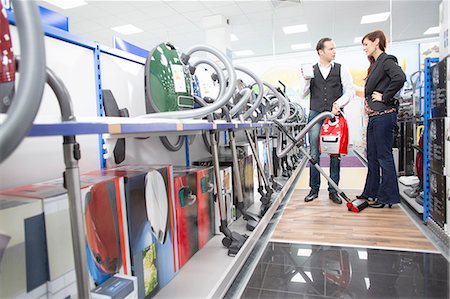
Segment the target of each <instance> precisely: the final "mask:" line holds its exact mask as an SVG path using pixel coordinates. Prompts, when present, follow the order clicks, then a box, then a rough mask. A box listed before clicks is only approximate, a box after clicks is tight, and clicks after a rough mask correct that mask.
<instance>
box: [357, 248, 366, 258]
mask: <svg viewBox="0 0 450 299" xmlns="http://www.w3.org/2000/svg"><path fill="white" fill-rule="evenodd" d="M358 257H359V259H360V260H367V250H358Z"/></svg>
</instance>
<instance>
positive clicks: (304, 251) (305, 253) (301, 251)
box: [297, 248, 312, 256]
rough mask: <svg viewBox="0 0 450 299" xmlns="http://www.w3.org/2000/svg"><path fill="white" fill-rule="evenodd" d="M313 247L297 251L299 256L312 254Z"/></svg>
mask: <svg viewBox="0 0 450 299" xmlns="http://www.w3.org/2000/svg"><path fill="white" fill-rule="evenodd" d="M311 253H312V249H302V248H300V249H299V250H298V251H297V256H311Z"/></svg>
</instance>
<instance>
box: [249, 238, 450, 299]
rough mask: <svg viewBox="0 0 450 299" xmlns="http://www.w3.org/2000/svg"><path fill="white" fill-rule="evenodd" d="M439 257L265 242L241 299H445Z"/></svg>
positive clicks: (445, 278)
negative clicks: (262, 251) (266, 243)
mask: <svg viewBox="0 0 450 299" xmlns="http://www.w3.org/2000/svg"><path fill="white" fill-rule="evenodd" d="M449 295H450V294H449V263H448V262H447V260H446V259H445V258H444V257H443V256H442V255H440V254H434V253H421V252H406V251H392V250H381V249H366V248H353V247H338V246H319V245H305V244H291V243H274V242H269V243H268V245H267V247H266V249H265V252H264V253H263V256H262V258H261V259H260V261H259V262H258V265H257V266H256V269H255V271H254V272H253V275H252V276H251V278H250V281H249V282H248V284H247V287H246V289H245V291H244V293H243V294H242V296H241V298H449Z"/></svg>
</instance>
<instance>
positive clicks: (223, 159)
mask: <svg viewBox="0 0 450 299" xmlns="http://www.w3.org/2000/svg"><path fill="white" fill-rule="evenodd" d="M238 153H239V154H238V163H239V173H240V176H241V185H242V189H243V190H242V193H243V196H244V209H248V208H249V207H250V206H252V205H253V203H254V192H255V190H254V186H255V178H254V171H257V170H256V169H254V161H253V155H252V154H250V153H249V146H240V147H238ZM219 162H220V165H221V166H230V167H233V158H232V156H231V154H230V153H229V152H225V153H222V154H221V155H220V156H219ZM233 190H234V191H233V193H234V198H233V203H234V205H235V206H236V204H237V202H238V199H237V192H236V190H237V187H236V183H234V185H233ZM241 215H242V214H241V212H239V211H236V217H237V218H239V217H241Z"/></svg>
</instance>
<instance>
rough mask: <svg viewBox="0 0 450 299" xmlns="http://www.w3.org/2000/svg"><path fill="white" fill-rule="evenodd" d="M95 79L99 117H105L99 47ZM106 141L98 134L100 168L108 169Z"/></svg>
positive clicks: (95, 59)
mask: <svg viewBox="0 0 450 299" xmlns="http://www.w3.org/2000/svg"><path fill="white" fill-rule="evenodd" d="M94 78H95V95H96V98H97V116H105V110H104V109H103V97H102V68H101V61H100V49H99V46H98V45H97V46H96V47H95V49H94ZM104 145H105V140H104V139H103V136H102V135H101V134H98V150H99V153H100V157H99V161H100V168H101V169H103V168H106V159H105V154H106V148H105V146H104Z"/></svg>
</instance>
